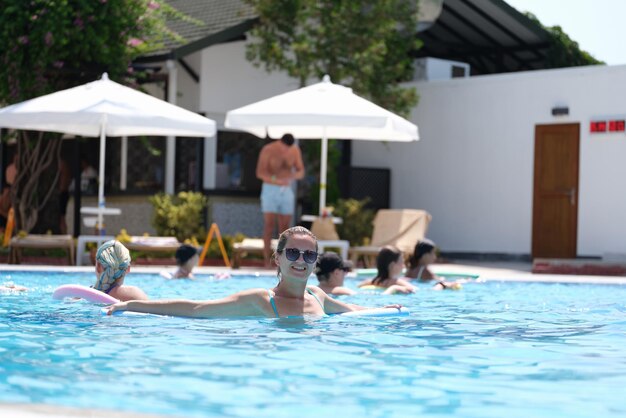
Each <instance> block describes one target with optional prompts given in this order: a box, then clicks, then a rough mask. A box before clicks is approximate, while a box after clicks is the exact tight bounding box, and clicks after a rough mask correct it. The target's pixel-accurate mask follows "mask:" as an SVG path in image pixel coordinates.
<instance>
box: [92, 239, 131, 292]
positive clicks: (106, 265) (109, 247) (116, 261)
mask: <svg viewBox="0 0 626 418" xmlns="http://www.w3.org/2000/svg"><path fill="white" fill-rule="evenodd" d="M96 261H97V262H98V263H100V265H101V266H102V269H103V270H102V273H100V275H99V276H98V280H96V284H95V285H94V286H93V287H94V289H97V290H100V291H102V292H107V291H108V290H109V289H110V288H111V287H112V286H113V285H114V284H115V282H116V281H118V280H119V279H121V278H122V277H124V275H125V274H126V271H127V270H128V268H129V267H130V253H129V252H128V249H127V248H126V247H124V245H123V244H122V243H121V242H119V241H115V240H111V241H107V242H105V243H104V244H102V245H101V246H100V248H98V251H97V252H96Z"/></svg>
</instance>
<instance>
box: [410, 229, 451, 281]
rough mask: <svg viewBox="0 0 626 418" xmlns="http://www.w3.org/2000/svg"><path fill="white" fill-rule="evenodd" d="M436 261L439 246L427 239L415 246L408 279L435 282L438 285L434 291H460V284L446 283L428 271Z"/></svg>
mask: <svg viewBox="0 0 626 418" xmlns="http://www.w3.org/2000/svg"><path fill="white" fill-rule="evenodd" d="M435 260H437V245H436V244H435V243H434V242H433V241H431V240H429V239H426V238H424V239H422V240H420V241H418V242H417V244H415V250H414V251H413V255H412V256H411V258H410V259H409V268H408V270H407V272H406V277H407V278H409V279H416V280H419V281H420V282H428V281H431V280H435V281H437V283H436V284H435V286H433V289H434V290H443V289H452V290H457V289H460V288H461V284H460V283H458V282H446V281H444V279H442V278H441V277H438V276H437V275H436V274H434V273H433V272H431V271H430V270H429V269H428V266H429V265H430V264H432V263H434V262H435Z"/></svg>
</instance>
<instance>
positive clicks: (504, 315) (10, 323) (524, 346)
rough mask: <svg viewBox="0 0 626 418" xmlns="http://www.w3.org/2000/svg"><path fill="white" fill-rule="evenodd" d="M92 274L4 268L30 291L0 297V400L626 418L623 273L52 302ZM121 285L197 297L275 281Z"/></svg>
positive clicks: (239, 412)
mask: <svg viewBox="0 0 626 418" xmlns="http://www.w3.org/2000/svg"><path fill="white" fill-rule="evenodd" d="M93 279H94V276H93V274H84V273H82V274H76V273H32V272H28V273H26V272H19V273H17V272H7V271H4V272H0V284H1V283H3V282H6V281H13V282H15V283H17V284H21V285H24V286H27V287H28V288H30V291H28V292H25V293H6V292H5V293H1V294H0V403H1V402H9V403H27V404H52V405H64V406H72V407H82V408H90V409H113V410H120V411H129V412H142V413H152V414H163V415H171V416H178V417H222V416H227V417H250V416H254V417H257V416H260V417H294V416H298V417H315V418H320V417H324V416H329V415H331V414H334V415H335V416H337V414H341V416H343V417H353V416H354V417H357V416H358V417H406V416H420V417H481V418H485V417H503V416H506V417H551V418H553V417H623V416H625V415H626V402H624V400H623V393H624V392H623V391H624V388H625V387H626V349H625V347H626V286H619V285H585V284H575V285H574V284H541V283H518V282H515V283H513V282H498V281H490V282H487V283H469V284H466V285H465V286H464V288H463V290H461V291H458V292H455V291H445V292H436V291H432V290H430V289H429V287H428V286H421V287H420V291H419V292H418V293H416V294H414V295H392V296H383V295H380V294H374V293H366V294H359V295H356V296H352V297H344V298H343V299H344V300H346V301H349V302H352V303H359V304H362V305H367V306H372V307H374V306H382V305H384V304H389V303H402V304H403V305H405V306H408V307H409V308H410V309H411V315H410V316H408V317H384V318H372V317H368V318H364V317H362V318H359V317H354V318H345V317H344V318H342V317H330V318H314V317H310V318H307V317H305V318H288V319H258V318H247V319H217V320H216V319H186V318H171V317H159V316H131V315H120V316H113V317H107V316H103V315H101V313H100V308H99V307H98V306H96V305H92V304H89V303H85V302H57V301H53V300H52V297H51V295H52V292H53V290H54V289H55V288H56V287H57V286H59V285H61V284H67V283H77V284H84V285H89V284H91V283H92V281H93ZM312 282H313V283H316V282H317V281H316V280H312ZM127 283H128V284H132V285H137V286H140V287H142V288H143V289H144V290H145V291H146V292H147V293H148V295H149V296H150V297H151V298H180V297H188V298H197V299H198V298H199V299H201V298H216V297H221V296H225V295H227V294H230V293H232V292H235V291H237V290H241V289H246V288H250V287H264V288H270V287H272V286H273V285H274V284H275V283H276V278H275V277H271V276H267V277H264V276H260V277H257V276H235V277H233V278H231V279H229V280H216V279H215V278H214V277H213V276H208V275H207V276H199V278H198V280H196V281H168V280H164V279H162V278H161V277H159V276H158V275H148V274H130V275H129V277H128V279H127ZM355 284H356V280H352V281H350V282H349V283H348V286H350V287H353V288H354V287H355ZM620 393H621V395H620Z"/></svg>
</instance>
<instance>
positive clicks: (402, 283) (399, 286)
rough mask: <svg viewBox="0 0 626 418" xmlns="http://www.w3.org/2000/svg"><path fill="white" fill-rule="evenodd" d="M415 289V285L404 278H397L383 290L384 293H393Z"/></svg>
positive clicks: (412, 291) (408, 291) (413, 290)
mask: <svg viewBox="0 0 626 418" xmlns="http://www.w3.org/2000/svg"><path fill="white" fill-rule="evenodd" d="M416 290H417V288H416V287H415V286H413V285H412V284H411V283H409V282H408V281H406V280H404V279H397V280H396V282H395V283H394V284H392V285H391V286H389V287H388V288H387V289H386V290H385V291H384V292H383V294H384V295H393V294H395V293H405V294H406V293H414V292H415V291H416Z"/></svg>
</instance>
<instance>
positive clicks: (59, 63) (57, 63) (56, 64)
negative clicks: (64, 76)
mask: <svg viewBox="0 0 626 418" xmlns="http://www.w3.org/2000/svg"><path fill="white" fill-rule="evenodd" d="M52 65H53V66H54V67H55V68H63V61H55V62H54V64H52Z"/></svg>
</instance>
